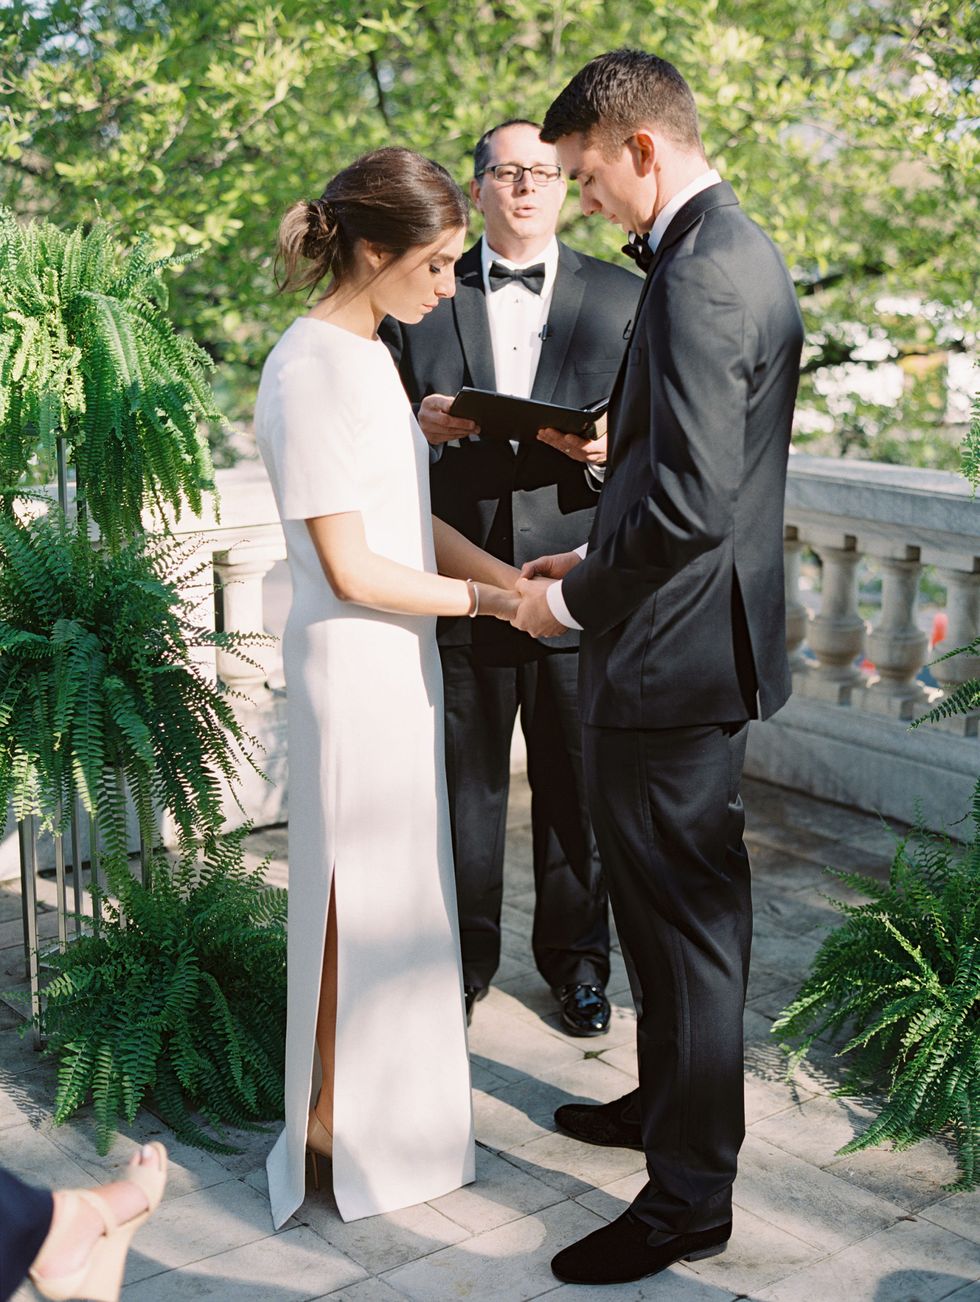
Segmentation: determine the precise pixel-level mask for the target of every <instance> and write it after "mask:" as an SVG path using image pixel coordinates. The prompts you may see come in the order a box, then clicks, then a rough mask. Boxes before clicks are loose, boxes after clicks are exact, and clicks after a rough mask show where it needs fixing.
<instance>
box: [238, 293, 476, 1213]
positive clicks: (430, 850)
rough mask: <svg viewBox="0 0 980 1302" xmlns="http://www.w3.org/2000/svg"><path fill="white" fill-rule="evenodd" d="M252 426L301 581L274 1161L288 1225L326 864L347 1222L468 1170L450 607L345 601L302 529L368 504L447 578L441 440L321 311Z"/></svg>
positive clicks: (384, 531) (397, 556)
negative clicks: (441, 557)
mask: <svg viewBox="0 0 980 1302" xmlns="http://www.w3.org/2000/svg"><path fill="white" fill-rule="evenodd" d="M255 428H256V436H257V439H258V444H259V448H260V450H261V453H262V457H263V459H264V461H265V464H266V467H267V469H268V471H269V475H270V478H271V480H272V485H273V489H274V491H275V495H276V500H277V503H278V506H279V513H280V515H281V517H282V521H283V529H284V531H285V535H286V545H287V550H288V555H289V567H290V573H291V575H292V584H293V602H292V607H291V610H290V613H289V619H288V622H287V624H286V630H285V634H284V638H283V653H284V660H285V672H286V688H287V692H288V712H289V725H288V740H289V999H288V1024H287V1033H286V1124H285V1128H284V1130H283V1132H282V1134H281V1135H280V1137H279V1139H278V1141H277V1143H276V1145H275V1147H274V1148H273V1150H272V1152H271V1153H270V1155H269V1159H268V1163H267V1167H268V1174H269V1194H270V1199H271V1203H272V1215H273V1219H274V1221H275V1224H276V1225H277V1226H279V1225H281V1224H282V1223H283V1221H285V1220H286V1219H287V1217H288V1216H290V1215H291V1214H292V1213H293V1212H294V1211H295V1210H296V1208H297V1207H298V1206H299V1205H300V1203H301V1202H302V1201H303V1197H304V1191H305V1138H306V1124H307V1113H308V1110H309V1107H310V1105H311V1097H312V1093H311V1091H312V1088H313V1083H314V1082H313V1077H314V1070H315V1067H314V1064H315V1061H316V1054H315V1045H314V1030H315V1025H316V1015H317V1005H318V999H319V985H320V973H321V968H322V962H323V945H324V936H325V930H326V918H327V905H328V902H329V897H330V883H331V878H334V879H335V883H336V902H337V919H338V925H337V932H338V944H339V957H338V1012H337V1045H336V1079H335V1085H334V1091H335V1092H334V1141H333V1148H334V1158H333V1184H334V1193H335V1196H336V1199H337V1206H338V1208H339V1209H340V1214H341V1216H343V1218H344V1220H354V1219H356V1218H358V1217H361V1216H372V1215H374V1214H375V1213H378V1212H387V1211H392V1210H394V1209H395V1208H398V1207H405V1206H409V1205H411V1204H413V1203H419V1202H423V1201H426V1200H428V1199H430V1198H435V1197H438V1196H439V1195H440V1194H444V1193H447V1192H448V1191H449V1190H451V1189H456V1188H458V1187H459V1186H460V1185H463V1184H467V1183H468V1182H470V1181H471V1180H473V1178H474V1149H473V1120H472V1105H471V1097H470V1076H469V1062H468V1059H467V1051H466V1027H465V1015H464V1009H463V997H462V983H461V977H460V966H459V941H458V934H457V931H458V925H457V917H456V900H455V887H454V881H453V868H452V844H451V839H450V831H449V812H448V805H447V800H446V780H445V770H444V762H443V704H442V675H441V669H440V664H439V656H438V652H437V649H436V639H435V619H434V618H430V617H428V616H416V615H391V614H385V613H382V612H380V611H374V610H368V609H366V608H364V607H359V606H355V605H352V604H350V603H347V602H343V601H340V600H339V599H338V598H337V597H335V596H334V594H333V591H332V589H331V588H330V585H329V584H328V582H327V580H326V578H325V576H324V574H323V570H322V568H321V566H320V562H319V560H318V559H317V556H316V552H315V550H314V548H313V544H312V541H311V539H310V536H309V533H308V531H307V528H306V525H305V524H304V520H305V519H307V518H309V517H311V516H318V515H331V514H334V513H336V512H340V511H359V512H360V513H361V516H362V518H363V521H364V528H365V531H366V534H367V541H368V545H369V546H370V547H371V548H372V549H373V550H374V551H376V552H379V553H380V554H382V555H384V556H388V557H390V558H391V559H393V560H396V561H400V562H401V563H402V564H403V565H410V566H413V567H415V568H418V569H425V570H429V571H434V570H435V568H436V566H435V553H434V548H433V543H432V524H431V514H430V508H429V456H428V445H427V443H426V442H425V439H424V438H423V436H422V434H421V431H420V430H419V428H418V425H417V424H416V422H415V418H414V416H413V415H412V411H411V408H410V406H409V403H408V400H407V398H406V396H405V393H404V390H403V389H402V386H401V383H400V381H399V378H398V374H397V371H396V370H395V367H394V364H393V363H392V360H391V358H390V356H389V354H388V351H387V349H386V348H385V346H384V344H382V343H381V342H380V341H378V340H368V339H364V338H361V337H359V336H357V335H354V334H352V333H350V332H349V331H346V330H343V329H341V328H340V327H338V326H334V325H331V324H329V323H327V322H323V321H318V320H315V319H313V318H310V317H301V318H300V319H299V320H297V321H295V322H294V323H293V324H292V325H291V326H290V327H289V329H288V330H286V332H285V333H284V334H283V336H282V338H281V339H280V340H279V342H278V343H277V344H276V346H275V348H274V349H273V351H272V353H271V354H270V355H269V358H268V360H267V361H266V364H265V367H264V369H263V372H262V381H261V385H260V388H259V395H258V402H257V406H256V417H255Z"/></svg>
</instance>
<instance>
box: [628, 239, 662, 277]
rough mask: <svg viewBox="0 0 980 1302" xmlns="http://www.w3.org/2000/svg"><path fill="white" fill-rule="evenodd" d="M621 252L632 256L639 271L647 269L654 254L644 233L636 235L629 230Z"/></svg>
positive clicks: (651, 262) (629, 256)
mask: <svg viewBox="0 0 980 1302" xmlns="http://www.w3.org/2000/svg"><path fill="white" fill-rule="evenodd" d="M623 252H624V253H625V254H626V256H627V257H628V258H632V259H633V261H634V262H635V263H636V265H637V266H638V267H639V268H640V270H641V271H649V270H650V267H651V266H652V264H653V259H654V258H655V256H656V254H655V253H654V251H653V249H651V248H650V245H649V244H648V243H647V236H646V235H637V234H636V232H635V231H630V237H629V243H628V244H624V245H623Z"/></svg>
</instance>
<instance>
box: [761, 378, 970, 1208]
mask: <svg viewBox="0 0 980 1302" xmlns="http://www.w3.org/2000/svg"><path fill="white" fill-rule="evenodd" d="M962 464H963V470H964V473H965V475H966V477H967V478H968V479H969V480H970V482H971V483H972V484H973V486H974V488H977V487H980V399H977V400H975V401H974V405H973V419H972V422H971V426H970V429H969V432H968V434H967V438H966V441H965V443H964V448H963V458H962ZM977 654H980V641H976V640H975V641H974V642H973V643H971V644H970V645H969V646H966V647H957V648H956V649H955V650H953V651H950V652H948V653H947V655H945V656H942V657H940V658H941V659H951V658H952V657H954V656H958V655H977ZM978 706H980V679H977V678H975V677H971V678H969V679H967V680H966V681H965V682H963V683H961V684H960V685H959V687H957V688H956V689H955V690H954V691H953V692H951V693H949V695H947V696H945V697H943V698H941V699H940V700H939V701H938V702H937V704H936V705H935V706H934V707H933V709H931V710H930V711H929V712H928V713H927V714H926V715H924V716H923V717H922V718H921V719H917V720H916V721H915V724H913V727H917V726H918V725H919V724H922V723H925V722H934V723H935V722H938V721H940V720H941V719H946V718H949V717H951V716H952V715H954V714H968V713H970V712H971V711H973V710H976V709H977V708H978ZM972 826H973V832H972V835H971V836H970V837H968V838H967V839H966V840H965V844H964V845H963V846H962V847H961V848H957V847H956V846H955V845H954V843H953V842H952V841H951V840H950V838H949V837H947V836H940V835H937V834H933V833H930V832H928V831H927V830H926V829H925V826H924V824H923V823H922V822H921V821H920V823H918V824H917V825H916V827H915V828H914V829H913V831H912V832H911V833H910V835H909V836H908V837H907V838H906V839H905V840H903V841H901V842H900V843H899V845H898V847H897V849H896V851H895V856H894V859H893V861H892V865H891V871H890V874H889V878H888V881H887V883H886V884H884V885H883V884H882V883H880V882H878V881H876V880H874V879H873V878H870V877H865V876H863V875H860V874H856V873H843V872H835V873H834V876H836V877H837V878H839V879H840V880H841V881H842V882H844V884H845V885H847V886H850V887H851V888H852V889H854V890H856V891H858V892H860V893H861V894H863V895H865V896H867V897H868V899H867V902H866V903H864V904H860V905H849V904H843V903H840V902H839V901H834V903H835V904H836V906H837V907H838V908H839V909H840V910H841V912H842V913H843V914H844V917H845V921H844V923H843V925H842V926H841V927H840V928H838V930H837V931H835V932H833V933H832V934H831V935H830V936H828V937H827V939H826V940H825V941H824V943H823V945H822V946H821V948H820V950H819V952H818V954H817V956H816V959H815V960H814V964H813V968H812V971H811V973H810V975H809V977H808V978H807V979H806V981H805V982H804V983H803V986H802V988H801V989H800V991H799V994H798V995H797V996H796V998H795V1000H794V1001H793V1002H792V1003H791V1004H790V1005H789V1007H788V1008H786V1009H784V1011H783V1012H782V1013H781V1014H780V1016H779V1017H778V1018H777V1019H776V1021H775V1023H774V1024H773V1027H772V1031H773V1034H775V1035H781V1036H783V1037H785V1039H786V1040H787V1041H788V1042H792V1041H795V1042H796V1044H795V1047H791V1045H790V1044H789V1043H787V1044H785V1045H784V1047H785V1048H786V1049H787V1051H788V1052H789V1054H790V1059H789V1074H790V1075H792V1073H793V1071H794V1069H795V1067H796V1065H797V1064H798V1063H799V1062H800V1060H801V1059H802V1058H803V1057H805V1055H806V1054H807V1052H808V1051H809V1049H810V1048H811V1047H812V1045H813V1044H814V1042H815V1041H816V1039H817V1038H818V1037H820V1036H824V1035H828V1036H837V1037H839V1036H840V1035H841V1034H842V1033H846V1036H845V1043H844V1045H843V1047H842V1048H840V1049H839V1051H838V1054H839V1056H840V1057H842V1058H844V1059H845V1060H846V1062H847V1066H846V1068H845V1076H844V1082H843V1084H842V1087H841V1090H840V1093H842V1094H864V1095H870V1096H872V1097H876V1098H877V1099H878V1100H879V1101H880V1106H879V1110H878V1113H877V1116H876V1117H875V1118H874V1120H873V1121H872V1122H871V1123H870V1125H869V1126H868V1127H867V1129H866V1130H864V1131H863V1132H862V1133H861V1134H860V1135H858V1136H856V1137H855V1138H854V1139H853V1140H851V1142H850V1143H848V1144H846V1145H845V1146H844V1147H843V1148H841V1149H840V1152H841V1153H842V1154H845V1153H855V1152H858V1151H859V1150H861V1149H864V1148H870V1147H873V1146H874V1145H877V1144H882V1143H886V1142H888V1141H891V1142H892V1143H893V1144H894V1145H895V1146H896V1147H897V1148H906V1147H908V1146H909V1145H910V1144H914V1143H916V1142H917V1141H918V1140H920V1139H925V1138H927V1137H928V1136H930V1135H938V1134H942V1133H950V1134H951V1135H952V1137H953V1139H954V1142H955V1144H956V1151H957V1154H958V1158H959V1164H960V1178H959V1179H958V1180H957V1181H956V1182H955V1183H953V1184H951V1185H950V1186H949V1188H950V1189H951V1190H963V1189H972V1188H975V1187H976V1186H977V1185H980V780H978V782H977V785H976V787H975V788H974V793H973V808H972Z"/></svg>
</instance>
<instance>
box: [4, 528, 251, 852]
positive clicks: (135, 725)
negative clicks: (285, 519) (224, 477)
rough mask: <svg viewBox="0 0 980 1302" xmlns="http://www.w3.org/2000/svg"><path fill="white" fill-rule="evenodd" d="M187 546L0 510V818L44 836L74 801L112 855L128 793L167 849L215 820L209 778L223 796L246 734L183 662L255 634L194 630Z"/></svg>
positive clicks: (215, 799)
mask: <svg viewBox="0 0 980 1302" xmlns="http://www.w3.org/2000/svg"><path fill="white" fill-rule="evenodd" d="M193 547H194V544H193V543H191V544H188V543H178V542H176V541H174V540H173V539H170V538H159V537H158V538H155V539H146V538H137V539H135V540H134V541H133V542H131V543H129V544H127V545H126V546H123V547H120V548H119V549H118V550H117V551H115V552H110V551H107V550H103V549H100V548H96V547H93V546H92V544H91V542H90V541H89V539H88V537H87V536H86V533H85V530H84V528H83V526H82V524H81V523H79V522H75V523H69V522H68V521H66V520H65V518H64V516H63V515H62V514H61V512H60V511H57V510H54V509H52V510H51V511H50V512H48V513H47V514H45V515H41V516H38V517H35V518H33V519H27V520H19V519H17V518H16V516H15V515H14V514H13V513H10V512H0V809H4V808H6V806H7V802H8V800H11V801H12V803H13V808H14V813H15V816H16V817H17V818H18V819H21V818H24V817H26V816H27V815H28V814H34V815H38V816H39V817H40V818H41V820H42V823H43V824H44V825H46V826H48V827H52V826H54V825H55V824H56V823H59V822H60V823H62V824H63V823H64V820H65V818H66V817H67V814H68V811H69V810H70V809H71V806H72V797H73V794H74V793H76V792H77V794H78V795H79V796H80V798H81V800H82V803H83V805H84V806H85V808H86V810H87V811H88V812H89V813H90V814H91V815H93V816H95V815H97V817H98V825H99V831H100V833H101V835H102V837H103V842H104V846H105V849H106V851H107V852H108V853H109V854H116V855H125V851H126V805H125V797H126V789H127V787H128V790H129V792H130V793H131V795H132V798H133V801H134V804H135V807H136V813H137V817H138V819H139V824H140V830H141V832H142V833H143V836H144V840H145V841H146V843H147V844H152V841H153V839H154V835H153V829H154V810H155V807H157V806H160V807H163V808H164V809H166V810H168V811H169V812H170V813H171V815H172V816H173V819H174V821H175V823H176V826H177V829H178V833H179V836H180V838H181V841H182V843H190V842H192V841H193V840H194V838H195V837H196V836H200V835H202V834H204V833H206V832H211V831H213V830H214V829H215V828H216V827H217V826H218V825H219V823H220V820H221V814H222V811H221V779H222V778H225V779H226V780H227V782H228V785H229V787H231V789H232V790H234V787H235V785H236V783H237V780H238V777H239V770H240V767H241V757H242V756H243V755H244V756H245V757H246V758H247V759H248V761H249V762H251V759H250V754H249V747H250V744H251V738H250V737H249V736H248V735H247V734H246V733H245V731H244V729H243V728H242V725H241V723H240V721H239V719H238V718H237V717H236V715H235V712H234V710H233V709H232V704H231V700H230V698H229V695H228V693H227V692H225V691H223V690H222V689H221V688H220V687H218V686H216V685H215V684H213V683H212V682H210V681H209V680H208V679H207V678H206V677H205V675H204V674H203V672H202V671H201V669H200V668H199V667H198V666H197V665H196V664H195V663H194V661H193V659H192V654H193V652H194V650H195V649H196V648H199V647H215V646H220V647H227V648H229V649H234V650H236V653H237V654H243V653H244V652H243V648H245V647H247V646H249V645H254V643H255V642H256V641H258V640H260V639H257V638H256V637H255V636H254V635H245V634H240V633H233V632H224V633H215V632H213V631H211V630H209V629H206V628H202V627H200V626H199V625H198V624H197V623H196V622H195V603H194V601H193V599H192V597H191V596H190V595H188V592H189V590H190V591H193V585H194V580H195V574H198V576H200V572H201V571H204V570H205V565H204V564H201V565H199V567H198V570H197V571H195V570H194V569H193V567H191V566H189V558H190V556H191V554H192V552H193ZM209 577H210V575H209V571H208V578H209ZM178 579H179V580H180V587H178ZM202 586H206V585H203V584H202ZM206 591H207V595H208V596H210V588H209V587H206Z"/></svg>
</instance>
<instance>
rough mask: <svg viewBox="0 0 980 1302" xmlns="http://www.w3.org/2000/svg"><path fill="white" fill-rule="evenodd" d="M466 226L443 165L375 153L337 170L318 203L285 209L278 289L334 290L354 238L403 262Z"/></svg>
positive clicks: (398, 152)
mask: <svg viewBox="0 0 980 1302" xmlns="http://www.w3.org/2000/svg"><path fill="white" fill-rule="evenodd" d="M466 222H467V204H466V197H465V196H464V194H463V192H462V190H460V188H459V186H458V185H457V184H456V182H455V181H454V180H453V179H452V177H451V176H450V175H449V173H448V172H447V171H446V169H445V168H444V167H440V165H439V164H438V163H434V162H433V161H432V160H431V159H430V158H423V157H422V155H421V154H416V153H414V152H413V151H412V150H411V149H401V148H399V147H396V146H391V147H388V148H386V149H376V150H374V151H373V152H372V153H370V154H363V155H362V156H361V157H360V158H358V159H356V160H355V161H354V162H353V163H351V165H350V167H345V168H344V170H343V171H342V172H338V173H337V175H336V176H335V177H334V178H333V179H332V180H331V181H329V182H328V183H327V186H326V188H325V190H324V191H323V194H322V195H321V196H320V198H319V199H312V200H308V199H300V200H298V201H297V202H296V203H294V204H292V205H291V206H290V207H289V208H288V209H287V210H286V214H285V216H284V217H283V219H282V222H281V224H280V226H279V247H278V250H277V252H276V267H275V274H276V284H277V285H278V286H279V289H280V291H286V290H296V289H308V288H312V287H313V286H314V285H317V284H319V282H320V281H321V280H324V279H325V278H326V277H328V276H331V277H332V278H333V280H334V282H335V284H337V285H340V284H342V283H343V282H344V280H345V279H347V278H348V277H349V276H350V274H351V272H352V271H353V269H354V265H355V258H354V248H355V245H356V244H357V242H358V240H367V241H368V243H370V244H374V245H376V246H377V247H378V248H380V249H384V250H385V251H386V252H388V253H391V254H393V255H394V256H395V257H401V256H402V254H404V253H407V252H408V250H409V249H411V248H415V247H417V246H423V247H424V246H425V245H427V244H433V243H435V241H436V240H437V239H438V238H439V237H440V235H443V234H445V233H446V232H448V231H453V230H458V229H459V228H460V227H461V226H465V225H466Z"/></svg>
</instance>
